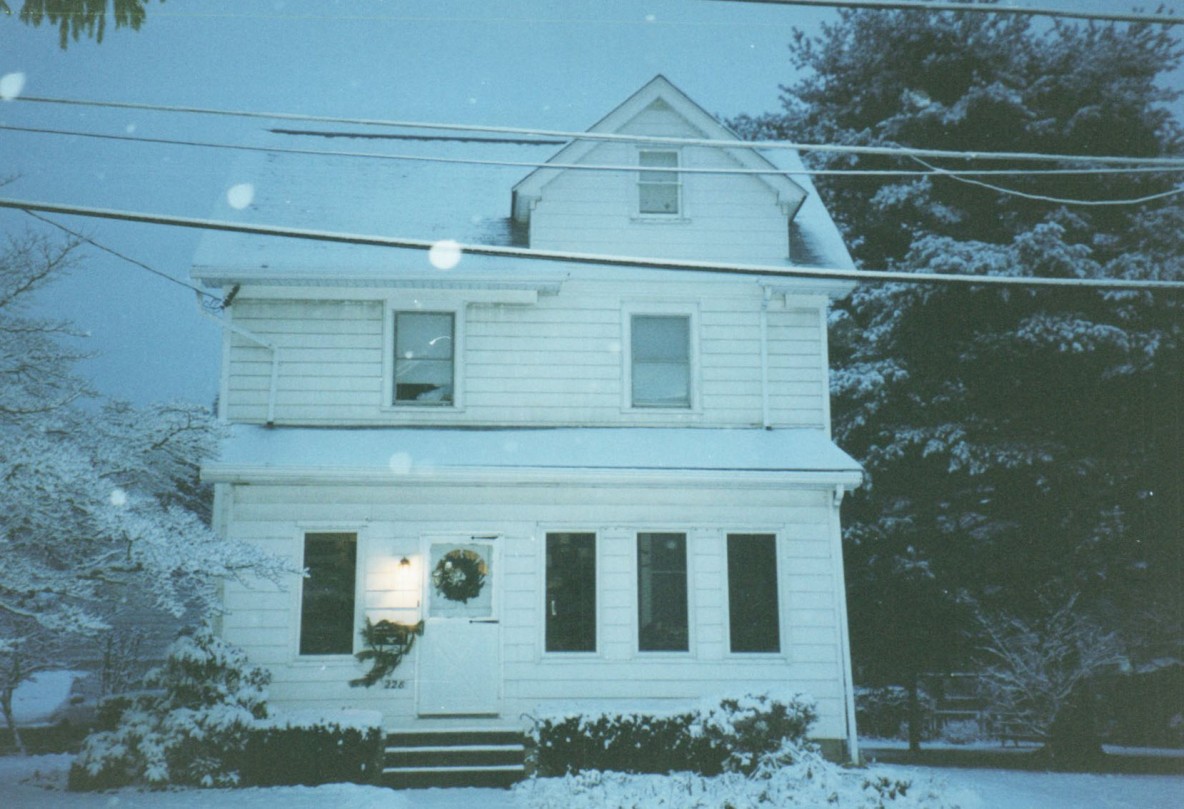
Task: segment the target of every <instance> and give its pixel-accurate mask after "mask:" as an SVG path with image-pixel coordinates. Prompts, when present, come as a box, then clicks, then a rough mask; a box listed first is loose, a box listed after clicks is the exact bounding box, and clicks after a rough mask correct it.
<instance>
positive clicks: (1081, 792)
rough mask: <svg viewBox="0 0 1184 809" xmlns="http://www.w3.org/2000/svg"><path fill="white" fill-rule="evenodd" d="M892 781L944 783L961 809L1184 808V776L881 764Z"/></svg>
mask: <svg viewBox="0 0 1184 809" xmlns="http://www.w3.org/2000/svg"><path fill="white" fill-rule="evenodd" d="M872 769H873V771H874V772H880V773H883V774H884V775H887V776H889V777H891V778H923V777H926V776H929V777H933V778H935V779H936V780H937V781H938V782H941V781H945V782H946V784H947V786H948V788H949V790H950V793H949V794H951V795H952V796H956V797H957V798H958V799H960V803H961V809H1170V807H1173V806H1184V776H1178V775H1091V774H1088V773H1045V772H1021V771H1017V770H985V769H982V770H980V769H935V768H932V767H906V766H903V765H900V766H898V765H886V764H879V765H875V766H874V767H873V768H872Z"/></svg>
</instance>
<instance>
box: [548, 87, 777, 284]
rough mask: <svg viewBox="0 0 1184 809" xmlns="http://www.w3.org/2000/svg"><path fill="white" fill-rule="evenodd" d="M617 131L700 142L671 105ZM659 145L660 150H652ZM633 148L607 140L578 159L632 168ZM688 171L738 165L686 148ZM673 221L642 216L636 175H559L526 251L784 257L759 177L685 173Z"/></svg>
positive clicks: (772, 206)
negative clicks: (531, 249) (679, 202)
mask: <svg viewBox="0 0 1184 809" xmlns="http://www.w3.org/2000/svg"><path fill="white" fill-rule="evenodd" d="M621 132H623V133H626V134H633V135H657V136H665V137H687V138H696V137H699V138H701V137H704V133H703V132H700V131H699V130H698V129H696V128H694V127H692V126H690V125H689V124H688V123H687V122H686V120H685V119H683V118H682V117H681V116H680V115H678V114H677V113H675V112H674V111H673V110H672V109H670V108H669V107H667V106H665V105H663V104H658V105H653V106H651V107H648V108H647V109H645V110H644V111H643V112H642V113H640V114H639V115H638V116H637V117H635V118H634V119H633V120H632V121H631V122H630V123H629V124H628V125H626V126H624V127H622V129H621ZM653 148H662V147H653ZM637 151H638V147H636V146H635V145H631V144H626V143H604V144H600V145H598V146H597V147H595V148H594V149H591V150H590V151H589V152H588V153H587V154H586V155H585V156H584V157H583V158H582V162H584V163H588V164H599V165H623V166H632V165H637V162H638V159H637ZM678 151H679V163H680V166H681V167H686V168H740V165H739V163H738V162H737V161H736V160H735V159H734V158H732V157H730V156H729V155H728V154H727V153H726V152H724V151H721V150H719V149H715V148H709V147H683V148H681V149H679V150H678ZM679 178H680V181H681V183H682V210H681V211H680V213H679V215H678V216H675V217H669V218H666V217H662V216H640V215H638V212H637V199H638V191H637V180H638V174H637V172H635V171H621V172H611V173H603V172H587V171H568V172H561V173H559V174H558V175H557V176H556V177H555V179H553V180H552V181H551V182H549V183H547V184H546V185H545V186H544V187H543V190H542V194H541V197H540V199H539V200H538V201H537V203H536V204H535V206H534V208H533V210H532V212H531V219H530V244H531V247H533V248H535V249H541V250H573V251H579V252H589V253H608V254H614V255H636V256H660V257H663V258H686V259H698V260H706V261H739V262H752V263H764V264H783V263H785V262H786V261H787V260H788V258H789V230H788V219H787V216H786V213H785V212H784V211H783V210H782V209H781V208H780V207H779V206H778V201H777V195H776V193H775V192H774V191H773V190H772V189H771V188H770V187H769V186H768V185H766V184H765V183H764V182H762V181H761V180H760V179H758V178H756V177H752V176H743V175H731V174H694V173H687V172H682V173H681V174H680V175H679Z"/></svg>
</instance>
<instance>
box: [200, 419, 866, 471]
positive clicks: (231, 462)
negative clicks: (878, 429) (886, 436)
mask: <svg viewBox="0 0 1184 809" xmlns="http://www.w3.org/2000/svg"><path fill="white" fill-rule="evenodd" d="M507 472H512V473H514V475H515V479H520V478H521V477H523V475H524V474H525V473H537V475H539V476H542V477H547V476H551V477H558V476H564V475H569V474H574V475H595V474H598V473H599V474H606V475H612V474H619V473H647V472H648V473H662V474H669V473H675V472H678V473H689V474H700V475H705V476H712V477H717V476H719V475H722V474H729V475H730V474H736V475H743V474H750V473H766V474H768V473H772V474H779V475H780V474H797V475H798V476H799V477H814V478H818V482H820V483H849V484H850V485H857V484H858V483H859V481H860V479H861V475H862V473H861V470H860V467H859V464H857V463H856V462H855V461H854V460H853V459H852V458H851V457H850V456H849V455H847V454H846V453H845V452H843V451H842V450H841V449H839V448H838V447H837V446H835V445H834V444H833V443H832V442H831V441H830V439H829V438H828V437H827V435H826V434H825V433H824V432H822V431H821V430H810V429H789V430H758V429H707V428H637V427H629V428H609V427H604V428H601V427H596V428H592V427H588V428H578V427H571V428H550V429H529V428H527V429H522V428H514V429H463V428H453V429H448V428H443V429H441V428H361V429H353V428H315V427H263V426H259V425H244V424H237V425H233V426H232V427H230V432H229V435H228V437H227V438H226V439H225V440H224V441H223V444H222V453H221V457H220V458H219V460H217V461H215V462H212V463H207V464H205V465H204V466H203V469H202V474H203V477H204V478H205V479H207V480H212V481H232V480H244V479H254V478H260V477H263V478H267V477H272V476H274V477H282V478H292V477H301V476H308V477H310V478H320V477H334V478H339V477H350V476H356V477H359V478H374V477H378V478H386V479H393V478H395V477H400V476H404V477H406V476H410V477H441V478H444V477H449V476H455V475H458V474H462V473H470V474H474V473H483V474H487V475H496V474H498V473H507ZM527 476H529V475H527ZM822 478H825V480H823V479H822Z"/></svg>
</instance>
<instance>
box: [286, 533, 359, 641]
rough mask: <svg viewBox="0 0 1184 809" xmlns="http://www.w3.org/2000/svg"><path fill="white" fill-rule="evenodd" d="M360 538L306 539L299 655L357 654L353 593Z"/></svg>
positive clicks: (312, 536) (330, 535) (327, 536)
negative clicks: (305, 574)
mask: <svg viewBox="0 0 1184 809" xmlns="http://www.w3.org/2000/svg"><path fill="white" fill-rule="evenodd" d="M357 560H358V535H357V534H352V533H349V534H347V533H317V534H305V535H304V567H305V568H306V569H307V570H308V576H307V577H306V578H305V579H304V582H303V587H302V588H301V598H300V654H302V655H336V654H352V653H353V651H354V631H355V628H354V592H355V584H356V581H355V580H356V575H357Z"/></svg>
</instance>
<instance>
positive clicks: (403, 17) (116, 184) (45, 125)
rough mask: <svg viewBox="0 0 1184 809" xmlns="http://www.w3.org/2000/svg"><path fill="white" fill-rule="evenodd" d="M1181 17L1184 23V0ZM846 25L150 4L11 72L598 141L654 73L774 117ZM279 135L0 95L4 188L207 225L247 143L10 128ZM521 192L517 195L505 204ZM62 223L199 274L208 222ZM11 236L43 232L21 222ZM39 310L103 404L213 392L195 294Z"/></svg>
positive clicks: (204, 120) (21, 218)
mask: <svg viewBox="0 0 1184 809" xmlns="http://www.w3.org/2000/svg"><path fill="white" fill-rule="evenodd" d="M1049 4H1050V5H1053V3H1051V1H1050V3H1049ZM1165 5H1166V6H1167V7H1168V8H1171V9H1174V10H1175V11H1176V12H1177V13H1184V2H1170V3H1167V4H1165ZM16 6H19V0H18V2H17V3H15V4H14V7H16ZM1062 6H1063V7H1072V8H1086V7H1088V8H1098V9H1103V10H1105V9H1109V10H1112V11H1129V10H1130V9H1131V6H1130V4H1124V3H1121V2H1113V1H1111V2H1102V0H1095V1H1094V2H1075V3H1062ZM831 17H832V13H831V12H827V11H824V10H820V9H819V10H815V9H805V8H795V7H791V6H780V5H758V4H748V3H726V2H709V1H708V0H697V1H696V0H646V2H637V1H636V0H595V2H569V1H564V2H544V1H542V0H535V1H534V2H528V1H523V2H512V3H510V2H506V3H496V2H488V0H486V1H484V2H474V1H472V0H435V1H434V2H430V3H428V2H393V1H388V2H380V1H379V0H315V1H314V0H290V1H287V2H285V0H274V1H273V0H168V2H167V3H164V4H163V5H162V4H160V3H151V4H149V5H148V11H147V21H146V23H145V24H144V26H143V28H142V29H141V30H140V31H139V32H134V31H130V30H124V29H121V30H118V31H117V30H114V28H113V27H109V28H108V31H107V34H106V37H105V39H104V42H103V43H102V44H96V43H94V42H93V41H89V40H82V41H78V42H71V43H70V45H69V48H68V49H67V50H65V51H63V50H60V49H59V48H58V37H57V32H56V31H55V30H53V29H52V28H51V27H42V28H31V27H27V26H25V25H22V24H20V23H19V22H17V21H16V20H15V19H0V79H5V80H6V81H7V87H9V88H11V87H13V86H15V83H16V82H17V81H18V80H17V79H16V78H13V74H23V79H24V80H23V85H22V86H21V88H20V93H19V94H20V96H25V97H28V96H35V97H50V98H62V99H85V100H98V101H121V102H138V103H148V104H163V105H174V106H192V107H212V108H221V109H233V110H252V111H267V112H283V113H305V114H311V115H334V116H347V117H359V118H362V117H364V118H384V119H401V120H420V121H434V122H449V123H471V124H492V125H501V126H524V127H533V128H545V129H566V130H571V129H580V130H582V129H586V128H588V127H589V126H591V125H592V124H594V123H595V122H596V121H597V120H598V119H599V118H600V117H601V116H602V115H604V114H605V113H607V112H608V111H609V110H611V109H612V108H613V107H614V106H615V105H616V104H618V103H619V102H621V101H623V100H624V99H625V98H626V97H627V96H628V95H630V94H631V93H632V92H633V91H635V90H637V89H638V88H639V87H641V86H642V85H643V84H644V83H645V82H647V81H648V80H649V79H651V78H653V76H654V75H655V74H658V73H662V74H664V75H666V76H667V77H668V78H670V79H671V80H672V81H673V82H674V83H675V84H676V85H678V86H679V87H680V88H681V89H683V90H684V91H685V92H687V93H688V94H689V95H690V96H691V97H692V98H694V99H695V100H696V101H698V102H699V103H700V104H701V105H702V106H703V107H704V108H705V109H707V110H708V111H709V112H712V113H716V114H719V115H722V116H725V117H728V116H733V115H736V114H739V113H752V114H758V113H761V112H767V111H773V110H776V109H777V108H778V96H779V90H778V85H779V84H782V83H788V82H791V81H792V80H793V78H794V73H793V68H792V65H791V64H790V61H789V51H788V49H787V43H788V42H789V41H790V39H791V37H792V29H793V28H794V27H795V26H797V27H801V28H803V29H805V30H807V31H809V32H817V31H818V30H819V24H820V22H821V21H823V20H826V19H829V18H831ZM0 86H3V85H0ZM263 125H264V123H263V122H258V121H256V122H244V121H241V120H235V119H229V118H215V117H209V116H200V115H186V114H180V113H166V112H141V111H120V110H110V109H101V108H92V107H77V106H64V105H57V104H43V103H34V102H30V101H27V100H22V99H21V98H18V99H17V100H15V101H10V102H7V103H5V102H0V126H2V127H9V128H10V129H0V177H15V179H14V180H13V181H12V182H11V183H9V184H8V185H7V186H5V187H3V188H2V189H0V197H5V198H12V199H20V200H29V201H40V202H54V203H63V204H77V205H86V206H95V207H106V208H117V209H125V210H131V211H138V212H147V213H165V214H174V215H181V216H191V217H204V216H209V215H210V213H211V211H213V210H214V208H215V206H216V205H217V203H218V202H219V201H220V200H221V199H222V198H223V197H224V195H225V194H226V193H227V192H228V190H229V189H230V188H232V187H233V186H235V185H236V183H238V182H244V181H249V178H235V177H232V176H230V174H231V172H230V166H231V165H232V164H233V163H234V153H233V152H230V151H224V150H216V149H209V148H198V147H193V146H173V145H168V146H166V145H161V144H145V143H142V142H134V141H118V140H97V139H91V138H84V137H79V136H78V135H73V136H66V135H56V134H46V133H44V132H42V133H31V132H18V131H14V130H13V129H11V128H12V127H19V128H26V129H28V128H37V129H43V130H44V129H55V130H63V131H69V132H75V133H79V132H86V133H99V134H105V135H115V136H133V137H139V138H163V139H186V140H192V141H201V142H213V143H224V144H235V143H241V142H244V141H245V140H247V139H248V138H249V137H250V136H251V134H252V132H253V131H254V130H255V129H257V128H259V127H260V126H263ZM523 173H524V174H525V173H526V172H525V170H524V172H523ZM509 199H510V196H509V189H508V188H507V190H506V202H507V212H508V205H509ZM53 218H54V219H55V220H56V221H59V222H61V223H62V224H63V225H66V226H68V227H70V228H73V229H76V230H81V231H83V232H85V233H86V234H87V235H89V236H90V237H92V238H93V239H95V240H96V241H98V242H100V243H101V244H103V245H104V246H106V247H108V248H111V249H112V250H115V251H118V252H120V253H122V254H124V255H126V256H128V257H130V258H132V259H135V260H137V261H139V262H143V263H144V264H147V265H149V266H150V267H152V268H154V269H156V270H159V271H161V272H164V273H167V274H169V275H172V276H174V277H176V278H178V279H181V280H184V281H185V282H188V281H189V277H188V272H189V264H190V261H191V259H192V257H193V253H194V250H195V247H196V244H197V240H198V238H199V234H198V233H197V232H196V231H182V230H177V229H173V228H167V227H160V226H152V225H142V224H126V223H113V222H106V221H101V220H84V219H80V218H76V217H65V216H57V217H53ZM0 226H2V227H3V229H4V231H5V233H6V234H16V233H20V232H21V231H23V230H24V229H26V228H33V229H44V228H46V227H48V226H46V225H44V224H42V223H40V222H37V221H35V220H33V219H32V218H30V217H29V216H27V215H26V214H24V213H21V212H17V211H8V210H4V211H0ZM388 235H395V236H402V237H407V238H416V237H417V235H418V234H415V233H392V234H388ZM41 303H42V305H43V307H44V308H45V311H46V312H48V313H51V314H53V315H55V316H59V317H63V318H68V319H70V320H73V321H74V322H75V323H76V324H77V326H78V327H79V328H81V329H82V330H84V331H87V332H90V333H91V335H92V338H91V340H90V341H89V348H90V349H91V350H93V351H96V352H97V353H98V355H97V356H96V357H95V358H94V359H92V360H90V361H88V362H87V363H86V365H85V366H84V367H82V368H81V370H82V371H83V372H84V373H85V374H86V375H87V376H88V377H90V378H91V379H93V380H94V382H95V384H96V385H97V386H98V388H99V389H100V390H101V391H102V392H103V393H105V394H109V395H114V396H120V397H124V398H128V399H130V400H132V401H133V402H136V403H138V404H144V403H147V402H151V401H163V400H170V399H178V398H179V399H184V400H190V401H196V402H202V403H209V402H212V401H213V399H214V396H215V394H216V392H217V379H218V365H219V362H220V359H221V357H220V351H219V349H218V345H219V340H220V335H219V333H218V332H219V329H218V327H217V326H216V325H215V324H213V323H211V322H209V321H207V320H203V319H202V318H201V317H200V316H199V315H198V314H197V312H196V309H195V306H194V295H193V293H192V292H191V291H188V290H186V289H184V288H182V287H180V286H176V285H173V284H170V283H168V282H167V281H164V280H162V279H160V278H158V277H156V276H154V275H152V274H150V273H149V272H147V271H146V270H144V269H142V268H138V267H136V266H133V265H132V264H130V263H128V262H126V261H123V260H121V259H119V258H116V257H114V256H111V255H109V254H106V253H103V252H100V251H98V250H96V249H94V248H89V247H88V248H87V249H86V251H85V254H84V256H83V261H82V262H81V264H80V265H79V267H78V268H77V270H76V271H75V272H74V273H73V275H72V276H71V277H70V278H68V279H66V280H64V281H62V282H60V283H59V284H57V285H56V286H55V287H54V288H53V289H51V290H49V291H48V292H47V293H46V294H45V295H44V296H43V297H42V301H41Z"/></svg>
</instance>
